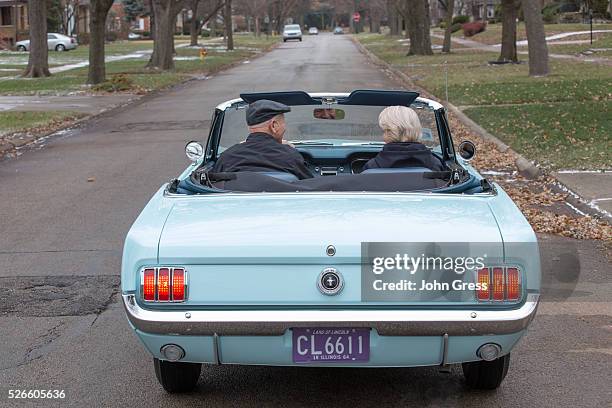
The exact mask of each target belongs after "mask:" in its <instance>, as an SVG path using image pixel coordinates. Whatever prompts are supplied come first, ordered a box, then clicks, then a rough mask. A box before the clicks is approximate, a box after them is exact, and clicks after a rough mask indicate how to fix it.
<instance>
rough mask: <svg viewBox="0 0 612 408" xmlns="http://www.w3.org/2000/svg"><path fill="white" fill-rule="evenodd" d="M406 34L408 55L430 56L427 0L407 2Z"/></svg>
mask: <svg viewBox="0 0 612 408" xmlns="http://www.w3.org/2000/svg"><path fill="white" fill-rule="evenodd" d="M406 14H407V15H408V16H407V17H408V21H407V23H408V32H409V35H410V50H409V51H408V55H432V54H433V51H432V50H431V36H430V33H429V2H428V1H427V0H408V7H407V10H406Z"/></svg>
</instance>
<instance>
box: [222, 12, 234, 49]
mask: <svg viewBox="0 0 612 408" xmlns="http://www.w3.org/2000/svg"><path fill="white" fill-rule="evenodd" d="M223 23H224V24H225V37H226V41H227V50H228V51H231V50H233V49H234V26H233V24H232V0H225V10H224V11H223Z"/></svg>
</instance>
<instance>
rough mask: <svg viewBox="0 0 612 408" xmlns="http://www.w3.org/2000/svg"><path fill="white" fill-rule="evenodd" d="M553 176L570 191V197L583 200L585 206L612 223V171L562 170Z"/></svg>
mask: <svg viewBox="0 0 612 408" xmlns="http://www.w3.org/2000/svg"><path fill="white" fill-rule="evenodd" d="M553 176H554V177H555V178H556V179H557V180H559V182H560V183H561V184H563V185H564V186H565V187H567V189H569V190H570V191H568V192H569V193H570V195H573V196H574V198H576V199H579V198H581V199H582V200H581V201H582V202H583V204H585V205H587V206H588V207H590V208H592V209H593V210H595V211H597V212H599V213H602V214H603V215H604V216H605V217H606V218H607V219H608V221H612V170H607V171H605V172H596V171H579V170H560V171H557V172H554V173H553ZM576 196H578V197H576Z"/></svg>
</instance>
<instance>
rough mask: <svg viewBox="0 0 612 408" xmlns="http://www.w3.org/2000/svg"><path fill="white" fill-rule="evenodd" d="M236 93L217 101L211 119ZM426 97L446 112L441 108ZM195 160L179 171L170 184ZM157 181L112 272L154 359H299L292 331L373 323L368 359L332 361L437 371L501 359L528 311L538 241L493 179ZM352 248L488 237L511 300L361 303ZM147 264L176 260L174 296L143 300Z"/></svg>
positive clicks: (356, 252)
mask: <svg viewBox="0 0 612 408" xmlns="http://www.w3.org/2000/svg"><path fill="white" fill-rule="evenodd" d="M314 95H317V96H318V97H321V96H325V95H327V96H332V95H335V96H336V97H346V96H347V95H348V94H346V93H338V94H333V93H329V94H311V96H313V97H314ZM420 99H421V100H424V99H422V98H420ZM240 101H241V100H240V99H235V100H231V101H227V102H224V103H221V104H219V106H217V109H216V113H215V115H214V118H217V119H218V118H221V119H220V120H216V119H213V123H214V124H215V126H216V125H219V126H220V124H222V113H223V111H224V110H225V109H228V108H230V107H232V106H233V105H235V104H236V103H238V102H240ZM424 101H426V100H424ZM428 102H431V103H430V106H432V107H434V109H437V110H438V111H439V113H440V114H442V115H443V114H444V112H443V107H442V106H441V105H439V104H437V103H436V102H434V101H428ZM213 128H214V126H213ZM213 132H214V129H213V130H212V131H211V134H212V133H213ZM449 137H450V135H449ZM451 153H452V154H453V157H454V154H455V153H454V151H452V152H451ZM205 160H207V158H202V159H201V160H200V161H198V162H196V163H194V164H192V165H190V166H189V167H187V168H186V169H185V170H184V171H183V172H182V174H181V175H180V176H179V177H178V180H177V182H178V181H180V180H185V179H188V178H189V177H190V174H191V173H192V172H193V171H194V170H195V169H196V168H198V167H199V166H200V165H201V164H202V163H203V161H205ZM455 160H456V162H457V163H459V164H460V165H461V166H462V167H464V169H465V170H467V171H468V172H469V173H470V174H471V175H472V177H473V178H474V179H475V180H477V181H478V182H480V181H481V180H484V179H483V177H482V176H481V175H480V174H478V172H477V171H476V170H475V169H474V168H473V167H472V166H470V165H469V163H468V162H467V161H465V160H463V159H461V158H460V157H456V158H455ZM169 186H170V184H168V185H165V186H162V188H160V189H159V190H158V191H157V192H156V193H155V195H154V196H153V198H152V199H151V201H150V202H149V203H148V204H147V205H146V207H145V208H144V210H143V211H142V213H141V214H140V216H139V217H138V219H137V220H136V221H135V222H134V224H133V226H132V228H131V229H130V232H129V233H128V236H127V238H126V242H125V246H124V256H123V262H122V270H121V290H122V296H123V299H124V306H125V308H126V312H127V316H128V321H129V322H130V325H131V326H132V327H133V328H134V330H135V332H136V334H137V335H138V337H139V338H140V339H141V340H142V342H143V343H144V344H145V346H146V347H147V349H148V350H149V351H150V352H151V354H152V355H153V356H154V357H156V358H159V359H163V356H162V355H161V353H160V348H161V347H162V346H163V345H165V344H178V345H180V346H181V347H182V348H183V349H184V350H185V352H186V355H185V358H184V359H183V360H182V361H189V362H209V363H223V364H270V365H299V364H298V363H294V362H293V360H292V328H295V327H319V325H321V326H323V327H369V328H371V331H370V346H371V353H370V359H369V361H368V362H362V363H355V364H334V366H344V365H345V366H351V367H355V366H363V367H407V366H420V365H440V364H442V365H444V364H450V363H460V362H467V361H476V360H479V357H478V355H477V354H476V352H477V350H478V348H479V347H480V346H481V345H482V344H484V343H495V344H497V345H499V346H500V347H501V350H502V354H507V353H508V352H510V350H511V349H512V347H514V345H515V344H516V343H517V341H518V340H519V339H520V338H521V337H522V336H523V334H524V333H525V331H526V327H527V325H528V324H529V323H530V322H531V320H532V319H533V316H534V315H535V312H536V309H537V304H538V299H539V291H540V284H541V282H540V280H541V278H540V260H539V251H538V248H537V239H536V236H535V234H534V232H533V230H532V229H531V227H530V226H529V223H528V222H527V220H526V219H525V217H524V216H523V214H522V213H521V212H520V210H519V209H518V207H517V206H516V205H515V204H514V203H513V202H512V200H511V199H510V197H509V196H508V195H507V194H506V193H505V192H504V191H503V189H502V188H501V186H499V185H497V184H492V188H491V189H490V190H489V191H488V192H486V193H477V194H473V193H466V194H452V193H431V192H389V193H374V192H346V193H341V192H309V193H304V192H301V193H295V192H291V193H240V192H226V193H215V194H200V195H184V194H177V193H171V192H170V188H169ZM363 242H438V243H442V242H461V243H467V244H468V245H474V246H476V245H477V244H478V243H488V244H490V246H489V248H490V250H491V252H490V255H491V256H492V257H494V258H498V259H501V260H503V262H504V263H506V264H512V265H513V266H517V267H518V268H519V269H520V270H521V271H522V274H523V275H522V278H523V282H522V284H523V286H522V292H521V297H520V299H519V300H518V301H515V302H499V303H495V304H494V303H479V302H478V301H476V299H475V298H474V297H473V296H472V297H469V298H462V299H461V301H460V302H455V303H451V302H445V301H443V300H440V299H433V298H432V299H429V300H421V301H418V302H416V301H402V302H392V301H388V302H383V301H375V302H367V301H364V299H363V293H362V291H363V289H362V286H361V285H362V281H361V275H362V270H361V265H362V263H363V260H362V255H363V254H362V246H361V244H362V243H363ZM328 245H334V247H335V254H334V256H333V257H330V256H328V255H327V254H326V247H327V246H328ZM157 265H165V266H181V267H184V268H185V270H186V271H187V272H188V273H189V296H188V299H186V301H184V302H181V303H179V304H169V303H167V304H159V303H155V302H153V303H147V302H144V301H143V300H142V296H141V288H140V284H141V280H140V279H141V278H140V271H141V270H142V268H144V267H151V266H153V267H154V266H157ZM330 266H332V267H334V268H336V269H337V270H338V271H339V272H341V273H342V275H343V279H344V280H345V282H346V283H345V286H344V288H343V290H342V291H341V292H340V293H338V294H337V295H335V296H327V295H325V294H323V293H321V291H320V290H318V288H317V286H316V280H317V278H318V276H319V274H320V273H321V271H322V270H323V269H324V268H326V267H330ZM309 365H314V366H317V365H325V364H320V363H318V364H309Z"/></svg>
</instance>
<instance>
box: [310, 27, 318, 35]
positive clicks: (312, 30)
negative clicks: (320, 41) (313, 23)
mask: <svg viewBox="0 0 612 408" xmlns="http://www.w3.org/2000/svg"><path fill="white" fill-rule="evenodd" d="M308 34H310V35H317V34H319V29H318V28H317V27H310V28H309V29H308Z"/></svg>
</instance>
